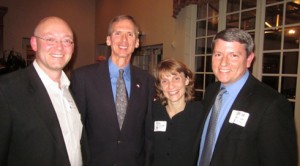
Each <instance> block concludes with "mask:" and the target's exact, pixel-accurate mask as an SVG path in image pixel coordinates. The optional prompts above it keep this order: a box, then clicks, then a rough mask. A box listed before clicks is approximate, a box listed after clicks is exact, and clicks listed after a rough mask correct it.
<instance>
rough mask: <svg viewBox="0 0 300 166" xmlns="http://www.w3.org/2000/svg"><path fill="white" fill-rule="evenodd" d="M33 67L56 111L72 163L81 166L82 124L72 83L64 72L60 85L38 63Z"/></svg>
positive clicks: (34, 63) (74, 165)
mask: <svg viewBox="0 0 300 166" xmlns="http://www.w3.org/2000/svg"><path fill="white" fill-rule="evenodd" d="M33 66H34V68H35V69H36V71H37V73H38V75H39V77H40V78H41V80H42V82H43V84H44V86H45V88H46V89H47V92H48V95H49V97H50V99H51V102H52V105H53V107H54V109H55V112H56V115H57V118H58V121H59V124H60V128H61V130H62V134H63V137H64V141H65V145H66V148H67V152H68V156H69V160H70V163H71V165H72V166H81V165H82V154H81V147H80V139H81V134H82V123H81V119H80V114H79V112H78V109H77V106H76V104H75V102H74V100H73V97H72V96H71V93H70V91H69V85H70V81H69V79H68V77H67V76H66V74H65V73H64V72H63V71H62V75H61V78H60V84H58V83H57V82H54V81H53V80H52V79H50V77H49V76H48V75H47V74H46V73H45V72H44V71H43V70H42V69H41V68H40V67H39V65H38V64H37V62H36V61H34V62H33Z"/></svg>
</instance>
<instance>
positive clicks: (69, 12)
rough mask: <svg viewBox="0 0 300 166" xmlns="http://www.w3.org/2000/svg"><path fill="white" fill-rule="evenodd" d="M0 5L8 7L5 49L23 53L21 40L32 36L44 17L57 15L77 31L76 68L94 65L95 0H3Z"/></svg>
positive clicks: (4, 22) (4, 40)
mask: <svg viewBox="0 0 300 166" xmlns="http://www.w3.org/2000/svg"><path fill="white" fill-rule="evenodd" d="M0 6H4V7H8V12H7V13H6V15H5V16H4V19H3V20H4V21H3V24H4V28H3V29H4V30H3V32H4V33H3V34H4V38H3V42H4V45H3V50H11V49H14V50H15V51H17V52H20V53H22V52H23V49H22V39H23V38H24V37H30V36H31V35H32V34H33V30H34V28H35V26H36V25H37V23H38V22H39V21H40V20H41V19H42V18H44V17H47V16H51V15H55V16H59V17H61V18H63V19H65V20H66V21H67V22H68V23H69V24H70V26H71V28H72V29H73V31H74V34H75V51H74V57H73V58H74V59H73V60H75V61H74V62H75V63H74V67H75V68H76V67H79V66H82V65H84V64H90V63H93V62H94V54H95V0H24V1H23V0H0ZM22 56H25V55H22Z"/></svg>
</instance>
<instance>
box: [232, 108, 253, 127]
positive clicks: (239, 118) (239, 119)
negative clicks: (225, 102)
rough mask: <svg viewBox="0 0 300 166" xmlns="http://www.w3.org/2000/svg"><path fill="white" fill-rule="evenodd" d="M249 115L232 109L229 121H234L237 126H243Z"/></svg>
mask: <svg viewBox="0 0 300 166" xmlns="http://www.w3.org/2000/svg"><path fill="white" fill-rule="evenodd" d="M249 116H250V115H249V113H247V112H244V111H238V110H233V111H232V113H231V115H230V119H229V123H234V124H237V125H239V126H242V127H245V126H246V123H247V121H248V118H249Z"/></svg>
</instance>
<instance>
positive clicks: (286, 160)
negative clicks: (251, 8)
mask: <svg viewBox="0 0 300 166" xmlns="http://www.w3.org/2000/svg"><path fill="white" fill-rule="evenodd" d="M253 47H254V43H253V40H252V37H251V36H250V35H249V34H248V33H247V32H245V31H243V30H240V29H236V28H233V29H226V30H223V31H221V32H219V33H218V34H217V35H216V36H215V38H214V40H213V43H212V49H213V55H212V68H213V72H214V74H215V76H216V78H217V79H218V82H216V83H214V84H212V85H211V86H209V87H208V88H207V91H206V93H205V96H204V101H203V104H204V110H205V111H206V114H207V118H206V121H205V120H204V122H203V126H202V128H203V130H202V131H201V132H200V134H202V139H201V145H200V155H199V161H198V166H220V165H222V166H296V165H297V143H296V134H295V133H296V132H295V122H294V116H293V111H292V108H291V105H290V103H289V102H288V100H287V99H286V98H284V97H283V96H281V95H280V94H279V93H278V92H277V91H275V90H273V89H272V88H270V87H268V86H266V85H265V84H263V83H261V82H260V81H258V80H257V79H256V78H254V76H252V75H251V73H250V72H249V71H248V68H249V67H250V66H251V62H252V60H253V59H254V52H253ZM220 89H224V90H225V91H223V90H220ZM219 90H220V91H222V92H225V93H223V95H222V94H220V95H218V96H217V94H218V92H219ZM216 96H217V97H216ZM214 103H215V104H214ZM213 105H214V106H213ZM220 105H221V106H220ZM219 106H220V109H217V107H219ZM217 110H219V113H218V114H217ZM214 118H215V121H216V123H213V121H212V120H210V119H214ZM211 126H213V127H211ZM208 145H211V146H208Z"/></svg>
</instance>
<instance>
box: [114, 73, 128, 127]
mask: <svg viewBox="0 0 300 166" xmlns="http://www.w3.org/2000/svg"><path fill="white" fill-rule="evenodd" d="M123 73H124V70H123V69H120V70H119V77H118V80H117V91H116V110H117V116H118V121H119V127H120V129H122V125H123V121H124V118H125V114H126V109H127V104H128V99H127V92H126V86H125V81H124V79H123Z"/></svg>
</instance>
